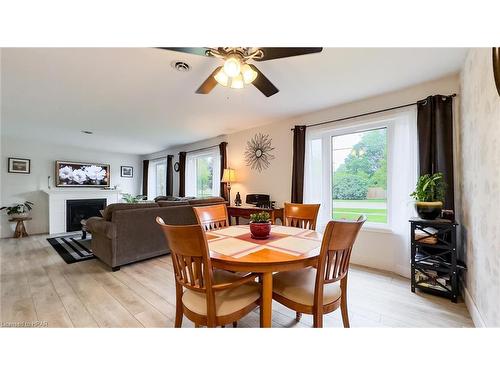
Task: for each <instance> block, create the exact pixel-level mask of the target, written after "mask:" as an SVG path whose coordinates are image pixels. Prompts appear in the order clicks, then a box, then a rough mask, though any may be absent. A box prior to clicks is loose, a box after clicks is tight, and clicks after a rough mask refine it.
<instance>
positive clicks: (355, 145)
mask: <svg viewBox="0 0 500 375" xmlns="http://www.w3.org/2000/svg"><path fill="white" fill-rule="evenodd" d="M331 152H332V164H331V172H332V205H331V211H332V212H331V217H332V218H333V219H337V220H338V219H357V218H358V217H359V216H360V215H362V214H364V215H366V217H367V222H368V223H383V224H387V128H381V129H373V130H367V131H359V132H354V133H348V134H343V135H336V136H332V137H331Z"/></svg>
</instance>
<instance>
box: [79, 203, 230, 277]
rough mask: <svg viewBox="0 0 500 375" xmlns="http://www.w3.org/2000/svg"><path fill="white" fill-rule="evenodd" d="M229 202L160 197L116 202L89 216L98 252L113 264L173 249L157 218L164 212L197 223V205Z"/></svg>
mask: <svg viewBox="0 0 500 375" xmlns="http://www.w3.org/2000/svg"><path fill="white" fill-rule="evenodd" d="M221 203H226V202H225V201H224V199H223V198H219V197H212V198H207V199H185V200H176V201H171V200H161V199H159V200H157V201H156V202H155V203H138V204H127V203H115V204H110V205H109V206H107V207H106V208H105V210H104V212H103V217H92V218H89V219H88V220H87V224H86V226H87V229H88V231H89V232H90V233H91V234H92V242H91V249H92V252H93V253H94V255H95V256H96V257H97V258H99V259H100V260H101V261H102V262H104V263H105V264H107V265H108V266H110V267H111V269H112V270H113V271H117V270H119V269H120V266H122V265H125V264H128V263H133V262H137V261H140V260H144V259H148V258H152V257H155V256H159V255H164V254H168V253H170V249H169V248H168V247H167V244H166V241H165V237H164V235H163V232H162V231H161V229H160V227H159V225H158V224H157V223H156V221H155V219H156V217H157V216H160V217H161V218H162V219H163V220H164V221H165V223H167V224H173V225H188V224H196V216H195V214H194V212H193V209H192V207H193V206H204V205H213V204H221Z"/></svg>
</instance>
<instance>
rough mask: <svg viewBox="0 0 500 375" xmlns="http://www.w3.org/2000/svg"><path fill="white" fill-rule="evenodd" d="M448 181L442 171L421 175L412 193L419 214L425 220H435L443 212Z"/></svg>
mask: <svg viewBox="0 0 500 375" xmlns="http://www.w3.org/2000/svg"><path fill="white" fill-rule="evenodd" d="M445 193H446V182H445V181H444V176H443V174H442V173H434V174H433V175H430V174H426V175H423V176H420V178H419V179H418V181H417V186H416V187H415V191H414V192H413V193H411V194H410V196H411V197H413V198H415V201H416V202H415V208H416V209H417V213H418V216H420V217H421V218H422V219H425V220H434V219H435V218H437V217H438V216H439V215H440V214H441V210H442V209H443V202H444V196H445Z"/></svg>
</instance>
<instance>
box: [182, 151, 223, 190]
mask: <svg viewBox="0 0 500 375" xmlns="http://www.w3.org/2000/svg"><path fill="white" fill-rule="evenodd" d="M207 156H211V157H213V163H214V166H213V176H212V195H211V196H220V180H221V176H220V163H221V160H220V150H219V148H218V147H217V146H216V147H211V148H209V149H205V150H200V151H195V152H188V154H187V155H186V196H196V197H198V196H197V186H196V184H197V172H198V170H197V160H198V159H199V158H202V157H207ZM193 167H194V170H193V171H192V170H191V168H193ZM192 179H194V187H193V186H192V185H191V184H192V182H193V180H192ZM193 193H194V194H193Z"/></svg>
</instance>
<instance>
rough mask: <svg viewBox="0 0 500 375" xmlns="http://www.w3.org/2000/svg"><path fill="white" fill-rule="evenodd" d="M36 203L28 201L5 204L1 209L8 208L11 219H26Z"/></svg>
mask: <svg viewBox="0 0 500 375" xmlns="http://www.w3.org/2000/svg"><path fill="white" fill-rule="evenodd" d="M32 206H34V203H33V202H30V201H26V202H24V203H16V204H13V205H12V206H4V207H1V208H0V211H1V210H5V209H6V210H7V215H9V216H10V217H11V219H26V218H28V217H29V216H30V211H31V210H32V209H33V207H32Z"/></svg>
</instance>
